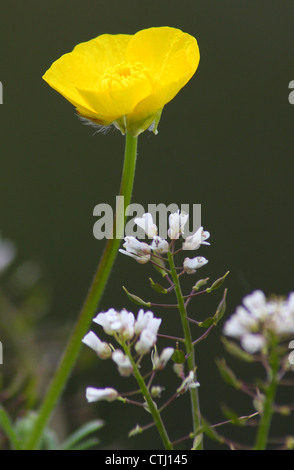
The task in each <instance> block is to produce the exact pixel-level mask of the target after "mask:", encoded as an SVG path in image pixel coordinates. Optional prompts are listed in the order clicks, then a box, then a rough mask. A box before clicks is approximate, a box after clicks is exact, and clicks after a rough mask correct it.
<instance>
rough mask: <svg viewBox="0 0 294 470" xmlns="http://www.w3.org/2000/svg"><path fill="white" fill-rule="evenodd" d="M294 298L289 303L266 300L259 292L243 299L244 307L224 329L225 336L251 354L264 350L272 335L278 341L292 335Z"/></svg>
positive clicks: (291, 294) (282, 300) (277, 299)
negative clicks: (239, 343)
mask: <svg viewBox="0 0 294 470" xmlns="http://www.w3.org/2000/svg"><path fill="white" fill-rule="evenodd" d="M293 295H294V294H293V293H290V295H289V297H288V299H286V300H285V299H282V298H272V299H268V300H267V299H266V297H265V295H264V293H263V292H262V291H260V290H256V291H254V292H252V294H250V295H247V296H246V297H245V298H244V299H243V305H244V307H243V306H241V307H237V309H236V312H235V313H234V314H233V315H232V316H231V317H230V318H229V320H228V321H227V322H226V323H225V326H224V334H225V335H227V336H232V337H234V338H237V339H239V340H240V342H241V345H242V347H243V349H245V351H247V352H248V353H250V354H254V353H256V352H258V351H261V350H262V349H263V348H265V347H266V346H267V343H268V341H269V338H270V337H271V335H269V334H268V333H269V332H270V333H271V334H274V335H276V336H277V337H280V338H281V339H284V338H285V337H287V336H289V335H291V334H293V333H294V300H293V299H294V296H293Z"/></svg>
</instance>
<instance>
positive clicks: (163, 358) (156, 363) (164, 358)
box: [152, 348, 174, 370]
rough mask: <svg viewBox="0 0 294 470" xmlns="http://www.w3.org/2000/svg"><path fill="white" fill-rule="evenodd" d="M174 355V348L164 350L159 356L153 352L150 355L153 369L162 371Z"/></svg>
mask: <svg viewBox="0 0 294 470" xmlns="http://www.w3.org/2000/svg"><path fill="white" fill-rule="evenodd" d="M173 353H174V348H164V349H163V350H162V352H161V354H160V356H159V355H158V353H157V351H155V352H154V354H153V355H152V363H153V369H158V370H161V369H164V368H165V366H166V364H167V362H168V361H169V360H170V358H171V357H172V355H173Z"/></svg>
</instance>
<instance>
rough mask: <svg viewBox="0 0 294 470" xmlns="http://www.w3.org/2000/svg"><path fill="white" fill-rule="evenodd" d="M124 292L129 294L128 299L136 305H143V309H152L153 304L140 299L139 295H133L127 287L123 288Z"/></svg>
mask: <svg viewBox="0 0 294 470" xmlns="http://www.w3.org/2000/svg"><path fill="white" fill-rule="evenodd" d="M123 290H124V291H125V293H126V294H127V296H128V298H129V299H130V300H131V301H132V302H133V303H134V304H136V305H141V306H142V307H148V308H149V307H151V303H150V302H145V301H144V300H142V299H140V297H138V296H137V295H135V294H131V293H130V292H128V291H127V289H126V288H125V286H123Z"/></svg>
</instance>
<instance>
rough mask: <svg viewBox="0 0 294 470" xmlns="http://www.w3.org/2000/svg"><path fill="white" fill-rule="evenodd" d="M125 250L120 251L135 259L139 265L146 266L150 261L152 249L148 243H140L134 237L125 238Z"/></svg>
mask: <svg viewBox="0 0 294 470" xmlns="http://www.w3.org/2000/svg"><path fill="white" fill-rule="evenodd" d="M123 247H124V248H125V249H124V250H122V249H120V250H119V252H120V253H122V254H124V255H127V256H130V257H131V258H134V259H135V260H136V261H137V262H138V263H140V264H145V263H148V261H149V260H150V253H151V248H150V246H149V245H147V243H144V242H140V241H139V240H137V238H135V237H133V236H127V237H125V243H124V244H123Z"/></svg>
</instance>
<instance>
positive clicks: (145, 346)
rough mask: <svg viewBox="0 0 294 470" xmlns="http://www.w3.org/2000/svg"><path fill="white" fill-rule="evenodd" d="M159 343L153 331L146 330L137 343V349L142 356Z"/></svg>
mask: <svg viewBox="0 0 294 470" xmlns="http://www.w3.org/2000/svg"><path fill="white" fill-rule="evenodd" d="M156 341H157V335H156V333H154V332H153V331H152V330H151V329H148V328H145V329H144V330H143V331H142V332H141V334H140V339H139V340H138V341H137V343H136V346H135V349H136V351H137V353H139V354H140V355H141V356H142V355H143V354H147V353H149V351H150V349H151V348H153V346H154V344H155V343H156Z"/></svg>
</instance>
